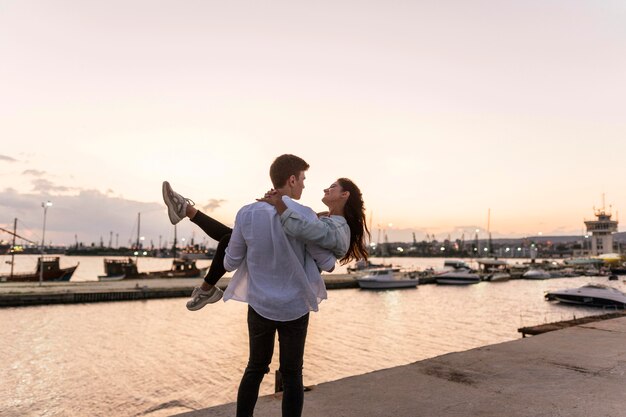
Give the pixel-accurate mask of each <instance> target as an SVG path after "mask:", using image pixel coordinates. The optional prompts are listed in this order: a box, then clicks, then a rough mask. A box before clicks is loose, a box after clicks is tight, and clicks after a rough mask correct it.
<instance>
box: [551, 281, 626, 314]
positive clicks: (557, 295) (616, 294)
mask: <svg viewBox="0 0 626 417" xmlns="http://www.w3.org/2000/svg"><path fill="white" fill-rule="evenodd" d="M545 298H546V300H547V301H559V302H561V303H565V304H576V305H584V306H590V307H614V308H621V309H623V308H626V294H624V293H623V292H621V291H619V290H618V289H616V288H613V287H608V286H606V285H602V284H587V285H584V286H582V287H580V288H570V289H565V290H558V291H550V292H547V293H546V295H545Z"/></svg>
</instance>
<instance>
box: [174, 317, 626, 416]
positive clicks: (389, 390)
mask: <svg viewBox="0 0 626 417" xmlns="http://www.w3.org/2000/svg"><path fill="white" fill-rule="evenodd" d="M625 337H626V317H621V318H614V319H610V320H602V321H595V322H592V323H587V324H581V325H578V326H574V327H567V328H563V329H561V330H558V331H552V332H549V333H545V334H540V335H537V336H534V337H530V338H525V339H518V340H514V341H511V342H505V343H500V344H496V345H491V346H484V347H480V348H477V349H472V350H468V351H465V352H457V353H450V354H447V355H442V356H438V357H435V358H432V359H426V360H423V361H420V362H415V363H412V364H409V365H404V366H398V367H394V368H390V369H383V370H379V371H375V372H371V373H368V374H364V375H358V376H353V377H348V378H344V379H341V380H338V381H332V382H327V383H323V384H319V385H317V386H314V387H311V389H310V390H309V391H306V392H305V394H304V395H305V404H304V412H303V416H304V417H327V416H338V417H339V416H341V417H363V416H367V417H389V416H394V417H422V416H423V417H432V416H446V417H467V416H483V417H488V416H493V417H501V416H507V417H522V416H523V417H527V416H533V417H588V416H607V417H623V416H626V400H625V399H624V379H625V378H626V362H625V359H626V345H625V344H624V338H625ZM355 354H358V352H355ZM268 377H269V376H268ZM304 382H305V384H306V375H305V381H304ZM233 389H236V387H233ZM280 410H281V399H280V394H275V395H268V396H264V397H261V398H259V401H258V402H257V406H256V409H255V414H254V415H255V416H258V417H274V416H279V415H280V414H281V411H280ZM233 415H235V404H234V403H230V404H225V405H221V406H217V407H211V408H207V409H202V410H196V411H192V412H188V413H183V414H179V417H222V416H233Z"/></svg>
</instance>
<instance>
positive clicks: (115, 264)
mask: <svg viewBox="0 0 626 417" xmlns="http://www.w3.org/2000/svg"><path fill="white" fill-rule="evenodd" d="M207 269H208V268H198V267H197V266H196V261H195V260H193V259H180V258H175V259H173V260H172V267H171V268H170V269H167V270H163V271H151V272H139V271H138V269H137V263H136V262H135V261H134V260H133V259H132V258H127V259H104V272H105V275H99V276H98V280H99V281H117V280H122V279H140V278H199V277H202V276H203V275H204V274H205V273H206V270H207Z"/></svg>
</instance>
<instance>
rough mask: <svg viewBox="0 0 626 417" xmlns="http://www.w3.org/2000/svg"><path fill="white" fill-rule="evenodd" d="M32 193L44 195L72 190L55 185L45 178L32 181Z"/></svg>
mask: <svg viewBox="0 0 626 417" xmlns="http://www.w3.org/2000/svg"><path fill="white" fill-rule="evenodd" d="M33 191H37V192H41V193H44V194H46V193H54V192H68V191H72V188H70V187H66V186H64V185H55V184H53V183H52V182H51V181H49V180H47V179H45V178H38V179H35V180H33Z"/></svg>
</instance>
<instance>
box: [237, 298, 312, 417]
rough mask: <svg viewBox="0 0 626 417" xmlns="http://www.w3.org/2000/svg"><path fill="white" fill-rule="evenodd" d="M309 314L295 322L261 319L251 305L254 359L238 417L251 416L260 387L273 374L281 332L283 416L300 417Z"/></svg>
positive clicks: (240, 398)
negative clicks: (275, 348)
mask: <svg viewBox="0 0 626 417" xmlns="http://www.w3.org/2000/svg"><path fill="white" fill-rule="evenodd" d="M308 326H309V314H308V313H307V314H306V315H304V316H302V317H300V318H299V319H296V320H292V321H274V320H269V319H266V318H264V317H262V316H260V315H259V314H258V313H257V312H256V311H254V309H253V308H252V307H250V306H248V335H249V339H250V358H249V359H248V366H247V367H246V370H245V372H244V374H243V378H242V379H241V384H239V392H238V393H237V417H251V416H252V415H253V413H254V406H255V405H256V401H257V398H258V396H259V386H260V385H261V381H262V380H263V377H264V376H265V374H266V373H268V372H269V370H270V368H269V365H270V362H271V361H272V354H273V353H274V338H275V335H276V332H277V331H278V346H279V348H280V372H281V374H282V377H283V403H282V411H283V417H300V416H301V415H302V406H303V404H304V386H303V384H302V363H303V357H304V343H305V341H306V332H307V328H308Z"/></svg>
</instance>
